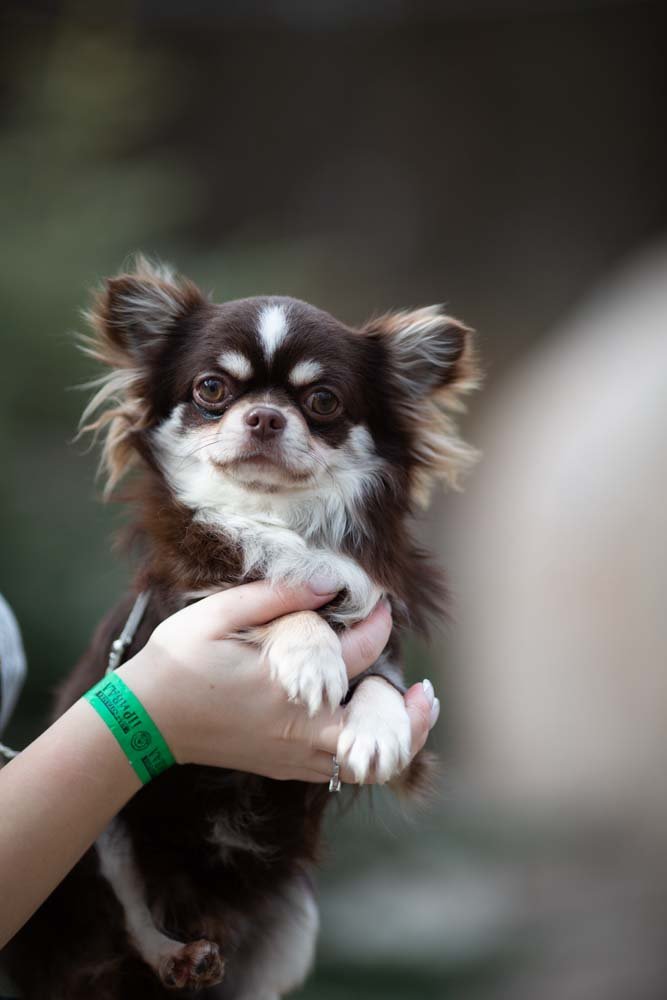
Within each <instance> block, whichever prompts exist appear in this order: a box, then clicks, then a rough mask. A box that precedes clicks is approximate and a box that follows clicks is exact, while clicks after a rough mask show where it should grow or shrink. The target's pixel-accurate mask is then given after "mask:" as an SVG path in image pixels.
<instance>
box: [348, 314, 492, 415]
mask: <svg viewBox="0 0 667 1000" xmlns="http://www.w3.org/2000/svg"><path fill="white" fill-rule="evenodd" d="M362 332H363V333H364V334H365V335H366V336H367V337H370V338H371V339H372V340H375V341H376V342H378V343H380V344H381V345H382V347H383V350H384V354H385V358H386V363H387V366H388V369H389V374H390V377H391V379H392V381H394V382H395V383H396V384H397V385H398V386H399V387H400V388H401V389H402V390H403V392H405V394H406V395H407V396H408V397H409V398H410V399H411V400H416V399H419V398H420V397H423V396H426V395H429V394H431V393H433V392H437V391H439V390H441V389H443V388H447V387H449V388H450V389H454V390H455V391H457V392H466V391H468V390H470V389H473V388H475V386H476V385H477V367H476V363H475V358H474V353H473V345H472V330H470V329H468V327H467V326H464V324H463V323H461V322H460V321H459V320H457V319H453V318H452V317H451V316H447V315H445V313H444V312H443V311H442V310H441V308H440V307H439V306H428V307H427V308H425V309H413V310H410V311H406V312H396V313H388V314H387V315H386V316H381V317H380V318H379V319H375V320H371V321H370V323H368V324H367V325H366V326H365V327H364V328H363V331H362Z"/></svg>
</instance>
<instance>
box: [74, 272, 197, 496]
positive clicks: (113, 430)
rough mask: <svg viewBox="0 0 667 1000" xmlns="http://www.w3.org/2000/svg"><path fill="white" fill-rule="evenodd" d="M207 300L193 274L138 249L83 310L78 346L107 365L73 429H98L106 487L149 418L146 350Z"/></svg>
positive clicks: (133, 456)
mask: <svg viewBox="0 0 667 1000" xmlns="http://www.w3.org/2000/svg"><path fill="white" fill-rule="evenodd" d="M207 304H208V300H207V299H206V298H205V296H204V295H202V293H201V292H200V291H199V289H198V288H197V287H196V285H194V284H192V282H191V281H188V280H187V279H186V278H181V277H177V276H176V275H175V274H174V273H173V272H172V271H171V270H170V269H169V268H167V267H164V266H162V265H156V264H152V263H150V262H149V261H147V260H146V259H145V258H144V257H138V258H137V259H136V261H135V265H134V267H133V268H132V269H131V270H128V271H127V272H126V273H125V274H121V275H119V276H118V277H116V278H109V279H108V280H107V281H106V282H105V283H104V285H103V286H102V288H100V289H99V290H98V291H97V292H96V293H95V295H94V298H93V302H92V306H91V308H90V309H89V310H88V312H87V313H86V314H85V315H86V319H87V320H88V322H89V323H90V326H91V328H92V334H91V335H90V336H87V337H81V338H80V339H81V347H82V349H83V351H84V353H86V354H87V355H88V356H89V357H91V358H93V359H94V360H95V361H98V362H100V363H101V364H103V365H104V366H105V367H106V368H107V369H108V370H107V372H106V373H105V374H104V375H102V376H101V377H100V378H97V379H95V380H94V381H93V382H90V383H89V384H88V387H89V388H94V389H95V390H96V392H95V394H94V396H93V398H92V399H91V400H90V401H89V403H88V405H87V406H86V408H85V410H84V411H83V414H82V417H81V424H80V430H79V434H83V433H85V432H89V433H91V434H92V435H93V439H95V438H96V437H98V436H102V437H103V447H102V457H101V462H100V469H101V471H103V472H105V473H106V477H107V483H106V489H105V494H106V495H109V494H110V493H111V491H112V490H113V488H114V486H115V485H116V483H118V482H119V480H120V479H122V477H123V476H124V475H125V474H126V472H127V471H128V470H129V469H130V468H131V467H132V466H133V465H134V464H135V463H136V462H137V460H138V458H139V451H138V448H137V445H138V442H139V441H140V438H141V434H142V432H143V431H145V430H146V428H148V427H150V426H151V420H152V414H151V409H150V394H149V392H148V391H147V379H148V378H149V376H148V372H149V365H148V361H149V360H150V358H151V355H152V354H153V353H154V352H157V353H159V352H160V351H161V350H162V349H163V347H164V346H165V344H166V343H167V342H168V341H169V339H170V338H171V337H173V336H176V335H177V334H178V332H179V330H182V329H183V326H184V321H185V320H186V319H187V318H188V317H190V316H193V315H194V314H195V313H196V312H197V311H198V310H200V309H203V308H205V307H206V306H207Z"/></svg>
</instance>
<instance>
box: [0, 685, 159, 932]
mask: <svg viewBox="0 0 667 1000" xmlns="http://www.w3.org/2000/svg"><path fill="white" fill-rule="evenodd" d="M140 787H141V783H140V781H139V778H138V777H137V776H136V774H135V773H134V771H133V770H132V768H131V766H130V765H129V763H128V762H127V760H126V759H125V757H124V756H123V753H122V751H121V749H120V747H119V745H118V743H117V742H116V740H115V739H114V737H113V735H112V734H111V732H110V731H109V730H108V729H107V727H106V726H105V725H104V723H103V722H102V720H101V719H100V718H99V717H98V715H97V714H96V713H95V712H94V711H93V709H92V708H91V707H90V705H88V704H87V703H85V702H83V701H78V702H77V703H76V704H75V705H73V706H72V708H71V709H70V710H69V711H68V712H66V713H65V714H64V715H63V716H62V717H61V718H60V719H58V721H57V722H55V723H54V724H53V725H52V726H51V727H50V728H49V729H47V730H46V732H44V733H43V734H42V735H41V736H40V737H39V738H38V739H37V740H35V742H34V743H31V744H30V746H29V747H27V749H26V750H24V752H23V753H22V754H20V756H18V757H16V758H15V759H14V760H13V761H11V763H9V764H7V765H6V766H5V767H3V768H2V769H1V770H0V900H2V905H1V906H0V947H2V946H3V945H4V944H5V943H6V942H7V941H8V940H9V938H11V937H12V935H13V934H15V933H16V931H17V930H18V929H19V928H20V927H21V926H22V925H23V924H24V923H25V921H26V920H27V919H28V917H29V916H30V915H31V913H33V912H34V910H35V909H37V907H38V906H39V905H40V903H42V902H43V900H44V899H46V897H47V896H48V895H49V894H50V893H51V892H52V891H53V889H54V888H55V887H56V885H58V883H59V882H60V881H61V880H62V879H63V878H64V877H65V875H66V874H67V873H68V872H69V871H70V869H71V868H72V867H73V866H74V865H75V863H76V862H77V861H78V859H79V858H80V857H81V856H82V854H84V853H85V851H86V850H87V848H88V847H90V845H91V844H92V843H93V842H94V840H95V838H96V837H97V836H98V834H99V833H100V832H101V831H102V830H103V829H104V828H105V826H106V825H107V824H108V822H109V821H110V820H111V819H112V817H113V816H115V815H116V813H117V812H118V811H119V810H120V809H121V808H122V807H123V805H125V803H126V802H127V801H128V800H129V799H130V798H131V797H132V795H134V793H135V792H136V791H138V789H139V788H140Z"/></svg>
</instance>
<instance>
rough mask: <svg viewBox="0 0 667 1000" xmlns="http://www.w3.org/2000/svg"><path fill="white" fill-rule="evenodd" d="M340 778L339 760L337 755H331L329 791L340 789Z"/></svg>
mask: <svg viewBox="0 0 667 1000" xmlns="http://www.w3.org/2000/svg"><path fill="white" fill-rule="evenodd" d="M341 784H342V782H341V780H340V762H339V761H338V758H337V757H335V756H334V757H333V774H332V775H331V780H330V781H329V791H330V792H339V791H340V789H341Z"/></svg>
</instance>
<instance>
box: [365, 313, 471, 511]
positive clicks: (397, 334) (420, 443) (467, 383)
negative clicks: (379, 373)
mask: <svg viewBox="0 0 667 1000" xmlns="http://www.w3.org/2000/svg"><path fill="white" fill-rule="evenodd" d="M361 333H362V335H363V336H365V337H366V338H368V340H369V341H370V342H371V343H375V345H376V348H377V350H378V352H379V356H378V358H377V361H378V364H379V366H380V368H381V369H382V370H383V372H384V377H385V379H386V383H387V387H388V390H389V391H390V392H391V393H392V396H393V405H394V406H395V408H396V410H397V412H398V414H399V415H400V418H401V419H402V422H403V426H404V428H405V430H406V432H407V433H408V435H409V440H410V455H411V461H410V475H411V479H412V496H413V499H414V500H415V502H417V503H419V504H421V505H422V506H426V504H427V503H428V499H429V495H430V491H431V486H432V484H433V481H434V480H435V479H444V480H445V481H446V482H447V483H449V485H450V486H453V487H454V488H458V487H459V485H460V481H461V477H462V475H463V473H465V472H466V471H467V470H468V469H469V468H470V466H471V465H473V464H474V462H475V461H476V460H477V457H478V455H477V452H476V451H475V449H474V448H471V447H470V445H468V444H466V442H465V441H463V440H462V438H461V437H460V435H459V432H458V428H457V426H456V424H455V422H454V420H453V418H452V415H451V414H452V411H457V410H458V411H460V410H462V409H464V407H463V404H462V402H461V398H460V397H461V396H462V395H463V394H464V393H467V392H470V391H471V390H472V389H476V388H477V387H478V385H479V382H480V376H479V370H478V367H477V360H476V356H475V351H474V347H473V342H472V337H473V334H472V330H469V329H468V327H467V326H464V325H463V323H460V322H459V321H458V320H456V319H452V317H451V316H447V315H446V314H445V313H444V312H443V311H442V309H440V307H439V306H429V307H428V308H426V309H414V310H411V311H409V312H398V313H390V314H388V315H387V316H381V317H380V318H379V319H375V320H371V322H370V323H367V324H366V326H365V327H363V328H362V330H361Z"/></svg>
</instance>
